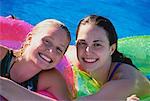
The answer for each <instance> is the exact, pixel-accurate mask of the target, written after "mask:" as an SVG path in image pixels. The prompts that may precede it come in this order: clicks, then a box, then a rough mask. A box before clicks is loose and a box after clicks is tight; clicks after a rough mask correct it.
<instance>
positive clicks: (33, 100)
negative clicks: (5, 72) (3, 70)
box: [0, 77, 54, 101]
mask: <svg viewBox="0 0 150 101" xmlns="http://www.w3.org/2000/svg"><path fill="white" fill-rule="evenodd" d="M0 95H2V96H4V97H5V98H7V99H8V100H9V101H19V100H20V101H27V100H30V101H54V100H53V99H51V98H48V97H45V96H42V95H40V94H37V93H35V92H32V91H30V90H27V89H25V88H24V87H22V86H20V85H18V84H16V83H15V82H13V81H11V80H9V79H6V78H3V77H0Z"/></svg>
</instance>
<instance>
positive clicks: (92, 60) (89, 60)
mask: <svg viewBox="0 0 150 101" xmlns="http://www.w3.org/2000/svg"><path fill="white" fill-rule="evenodd" d="M84 60H85V61H86V62H95V61H96V59H84Z"/></svg>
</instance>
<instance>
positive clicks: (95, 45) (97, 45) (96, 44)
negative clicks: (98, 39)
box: [93, 43, 102, 47]
mask: <svg viewBox="0 0 150 101" xmlns="http://www.w3.org/2000/svg"><path fill="white" fill-rule="evenodd" d="M93 46H94V47H100V46H102V45H101V44H99V43H94V44H93Z"/></svg>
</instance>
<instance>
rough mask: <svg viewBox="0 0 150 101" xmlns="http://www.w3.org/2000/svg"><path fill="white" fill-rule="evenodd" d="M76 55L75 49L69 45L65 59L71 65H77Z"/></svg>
mask: <svg viewBox="0 0 150 101" xmlns="http://www.w3.org/2000/svg"><path fill="white" fill-rule="evenodd" d="M76 53H77V52H76V47H75V46H74V45H70V46H69V47H68V49H67V52H66V54H65V55H66V56H67V58H68V59H69V60H70V61H71V63H73V64H74V65H77V64H79V61H78V59H77V54H76Z"/></svg>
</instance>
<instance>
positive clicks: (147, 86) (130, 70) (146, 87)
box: [114, 63, 150, 95]
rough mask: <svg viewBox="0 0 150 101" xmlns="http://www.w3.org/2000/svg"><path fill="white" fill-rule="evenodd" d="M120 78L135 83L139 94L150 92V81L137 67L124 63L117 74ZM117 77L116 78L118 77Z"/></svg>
mask: <svg viewBox="0 0 150 101" xmlns="http://www.w3.org/2000/svg"><path fill="white" fill-rule="evenodd" d="M114 77H116V78H119V79H120V80H128V81H129V82H130V83H131V84H132V85H134V87H135V89H136V91H137V94H138V95H143V94H144V93H142V92H145V94H147V93H150V81H149V80H148V79H147V78H146V77H145V76H144V75H143V74H142V73H141V72H140V70H138V69H136V68H135V67H133V66H131V65H128V64H124V63H122V64H121V65H120V67H119V68H118V70H117V71H116V74H115V76H114ZM116 78H115V79H116Z"/></svg>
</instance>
